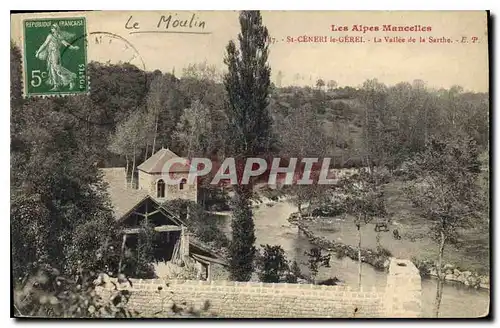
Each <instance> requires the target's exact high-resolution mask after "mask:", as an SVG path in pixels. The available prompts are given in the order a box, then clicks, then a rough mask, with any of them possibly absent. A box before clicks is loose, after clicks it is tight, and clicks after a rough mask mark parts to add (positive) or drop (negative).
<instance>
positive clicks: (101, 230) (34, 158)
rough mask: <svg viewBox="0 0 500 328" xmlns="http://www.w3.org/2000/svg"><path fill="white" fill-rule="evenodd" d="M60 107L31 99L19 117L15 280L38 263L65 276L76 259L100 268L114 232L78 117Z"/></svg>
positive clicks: (14, 214) (15, 172)
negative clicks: (80, 133)
mask: <svg viewBox="0 0 500 328" xmlns="http://www.w3.org/2000/svg"><path fill="white" fill-rule="evenodd" d="M58 106H59V104H58V103H57V102H55V101H53V100H49V99H36V100H30V101H29V102H27V103H26V104H25V105H24V107H23V111H22V114H20V115H22V120H20V123H21V127H23V128H22V129H21V130H20V131H22V132H20V134H19V135H18V138H19V140H21V142H22V144H23V147H22V148H20V149H17V150H13V151H12V153H11V154H12V158H13V160H12V172H13V179H12V185H11V223H12V245H13V255H14V256H13V259H14V263H13V267H14V274H15V276H20V275H22V270H23V268H25V267H29V263H33V262H35V261H36V260H40V259H43V260H44V261H45V262H46V263H47V264H50V265H52V266H54V267H57V268H58V269H59V270H61V271H62V272H63V273H66V272H68V271H71V270H73V269H74V268H75V265H76V262H77V261H78V260H80V261H85V262H86V263H85V264H86V267H87V268H93V267H95V266H99V265H100V263H102V261H101V258H99V257H97V256H95V255H96V253H97V252H98V251H99V250H100V249H101V248H102V247H103V245H104V244H105V243H106V241H109V240H110V239H111V238H112V237H114V236H115V233H116V232H115V227H114V218H113V214H112V211H111V208H110V204H109V201H108V199H107V195H106V192H105V186H104V183H103V182H102V177H101V173H100V172H99V171H98V169H97V167H96V166H95V165H94V163H95V157H94V156H92V155H91V154H90V153H89V152H88V151H87V150H86V149H85V148H83V147H81V144H80V143H79V136H78V135H77V130H75V125H76V124H77V121H76V119H75V117H74V116H71V115H68V114H64V113H62V112H60V111H59V108H58ZM28 127H29V128H28ZM31 243H34V244H31Z"/></svg>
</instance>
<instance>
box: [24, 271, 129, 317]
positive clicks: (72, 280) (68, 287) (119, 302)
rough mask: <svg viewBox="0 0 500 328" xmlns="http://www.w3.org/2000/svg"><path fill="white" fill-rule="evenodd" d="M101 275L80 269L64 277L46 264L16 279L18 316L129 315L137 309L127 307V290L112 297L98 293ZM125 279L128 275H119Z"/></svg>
mask: <svg viewBox="0 0 500 328" xmlns="http://www.w3.org/2000/svg"><path fill="white" fill-rule="evenodd" d="M101 278H102V274H98V273H97V272H92V271H88V270H84V269H80V270H79V272H78V273H77V274H75V275H72V276H63V275H61V274H60V272H59V271H58V270H57V269H53V268H51V267H49V266H43V267H41V268H40V269H39V270H37V271H35V272H33V273H32V274H30V275H27V276H26V277H25V278H24V279H21V280H20V281H18V282H17V284H16V286H15V287H14V314H15V316H18V317H19V316H22V317H25V316H36V317H58V318H126V317H131V316H133V315H134V314H135V312H131V311H129V310H127V309H126V305H127V303H128V300H129V298H130V292H129V291H128V290H116V291H114V292H113V293H112V294H111V296H110V298H109V299H104V298H102V297H101V296H99V295H98V293H97V292H96V290H95V289H96V286H99V285H104V284H105V281H104V280H103V279H101ZM119 279H120V280H121V281H126V278H125V276H123V275H121V276H120V277H119Z"/></svg>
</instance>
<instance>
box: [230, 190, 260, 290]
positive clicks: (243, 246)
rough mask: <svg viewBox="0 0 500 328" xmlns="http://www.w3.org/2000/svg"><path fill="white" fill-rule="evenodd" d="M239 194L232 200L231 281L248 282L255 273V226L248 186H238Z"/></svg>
mask: <svg viewBox="0 0 500 328" xmlns="http://www.w3.org/2000/svg"><path fill="white" fill-rule="evenodd" d="M236 188H237V189H238V188H239V190H238V192H236V193H235V194H234V197H233V199H232V204H231V205H232V208H233V219H232V221H231V230H232V233H233V238H232V240H231V243H230V245H229V252H230V262H229V263H230V273H231V280H234V281H248V280H250V278H251V276H252V272H253V269H254V267H253V262H254V257H255V252H256V249H255V246H254V243H255V226H254V222H253V218H252V209H251V207H250V202H249V199H250V196H249V195H248V193H249V191H248V188H246V186H236Z"/></svg>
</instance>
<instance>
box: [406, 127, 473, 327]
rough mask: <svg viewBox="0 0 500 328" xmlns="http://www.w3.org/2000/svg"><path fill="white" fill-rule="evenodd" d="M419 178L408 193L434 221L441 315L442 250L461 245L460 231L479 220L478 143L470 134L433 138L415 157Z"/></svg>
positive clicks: (437, 298)
mask: <svg viewBox="0 0 500 328" xmlns="http://www.w3.org/2000/svg"><path fill="white" fill-rule="evenodd" d="M413 170H415V172H416V174H417V176H418V177H419V178H418V179H417V180H415V181H414V182H412V184H411V185H410V187H409V188H408V193H409V196H410V198H411V199H412V201H413V203H414V204H415V206H416V207H417V208H418V209H419V210H420V212H421V215H422V216H423V218H425V219H426V220H428V221H429V222H430V223H431V226H430V230H431V231H430V233H431V234H430V235H431V237H432V238H433V239H434V241H435V242H436V243H437V247H438V258H437V264H436V273H437V277H438V282H437V289H436V299H435V307H434V315H435V316H436V317H437V316H439V309H440V305H441V298H442V295H443V283H444V280H445V275H444V273H443V254H444V249H445V247H446V246H447V245H454V246H455V247H458V246H461V243H460V238H459V237H460V235H459V233H460V231H461V230H462V229H464V228H470V227H472V226H475V225H476V224H480V223H481V222H480V220H481V215H480V214H481V213H480V212H481V205H482V204H483V202H482V201H481V195H480V194H479V188H478V174H479V173H480V163H479V161H478V150H477V146H476V143H475V142H474V140H473V139H472V138H470V137H467V136H463V135H460V134H459V135H449V136H448V138H446V139H439V138H432V139H430V141H429V142H428V144H427V146H426V149H425V150H424V151H422V152H421V153H419V154H418V155H417V156H416V158H415V165H414V167H413Z"/></svg>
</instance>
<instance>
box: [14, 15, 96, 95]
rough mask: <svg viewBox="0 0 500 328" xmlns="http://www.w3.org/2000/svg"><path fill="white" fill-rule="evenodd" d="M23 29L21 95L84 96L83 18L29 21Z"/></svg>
mask: <svg viewBox="0 0 500 328" xmlns="http://www.w3.org/2000/svg"><path fill="white" fill-rule="evenodd" d="M23 28H24V95H25V96H27V97H29V96H52V95H68V94H81V93H87V92H88V91H89V90H88V88H89V83H88V76H87V42H86V33H87V32H86V22H85V17H72V18H48V19H30V20H25V21H24V22H23Z"/></svg>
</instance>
